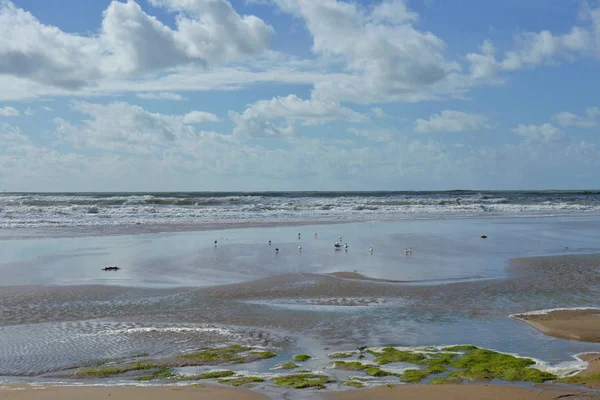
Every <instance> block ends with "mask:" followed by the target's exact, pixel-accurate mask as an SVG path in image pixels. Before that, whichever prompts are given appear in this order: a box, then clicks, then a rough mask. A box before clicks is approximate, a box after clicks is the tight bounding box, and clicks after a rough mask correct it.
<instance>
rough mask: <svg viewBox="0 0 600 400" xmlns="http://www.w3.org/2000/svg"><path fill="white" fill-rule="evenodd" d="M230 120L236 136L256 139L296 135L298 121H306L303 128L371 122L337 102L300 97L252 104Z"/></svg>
mask: <svg viewBox="0 0 600 400" xmlns="http://www.w3.org/2000/svg"><path fill="white" fill-rule="evenodd" d="M230 117H231V119H232V120H233V121H234V122H235V124H236V127H235V129H234V133H236V134H242V135H249V136H255V137H261V136H265V137H276V136H290V135H293V134H294V133H295V128H294V126H293V122H295V121H302V123H303V125H316V124H322V123H327V122H331V121H337V120H343V121H349V122H363V121H366V120H367V119H368V118H367V117H366V116H365V115H363V114H360V113H357V112H356V111H354V110H351V109H350V108H347V107H343V106H341V105H340V104H339V103H337V102H334V101H329V100H318V99H309V100H302V99H300V98H299V97H298V96H296V95H289V96H286V97H274V98H273V99H271V100H260V101H257V102H256V103H254V104H251V105H249V106H248V108H246V110H244V112H243V113H242V114H238V113H235V112H230ZM271 120H279V121H281V120H284V121H285V123H284V124H276V123H274V122H272V121H271Z"/></svg>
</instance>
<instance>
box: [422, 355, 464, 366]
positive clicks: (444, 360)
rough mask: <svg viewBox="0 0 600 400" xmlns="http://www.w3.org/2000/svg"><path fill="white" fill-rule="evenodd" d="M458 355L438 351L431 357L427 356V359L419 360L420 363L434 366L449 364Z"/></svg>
mask: <svg viewBox="0 0 600 400" xmlns="http://www.w3.org/2000/svg"><path fill="white" fill-rule="evenodd" d="M457 357H458V355H457V354H452V353H437V354H432V355H430V356H429V357H427V358H426V359H424V360H422V361H419V364H420V365H426V366H429V367H434V366H440V365H441V366H448V365H450V364H451V363H452V362H453V361H454V360H455V359H456V358H457Z"/></svg>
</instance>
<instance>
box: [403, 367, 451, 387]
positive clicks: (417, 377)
mask: <svg viewBox="0 0 600 400" xmlns="http://www.w3.org/2000/svg"><path fill="white" fill-rule="evenodd" d="M443 372H446V368H444V367H443V366H441V365H436V366H433V367H429V368H427V369H409V370H408V371H405V372H404V373H403V374H401V375H400V380H401V381H403V382H410V383H419V382H421V381H422V380H423V379H425V378H427V377H428V376H429V375H436V374H441V373H443Z"/></svg>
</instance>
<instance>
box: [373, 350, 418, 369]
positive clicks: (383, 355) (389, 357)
mask: <svg viewBox="0 0 600 400" xmlns="http://www.w3.org/2000/svg"><path fill="white" fill-rule="evenodd" d="M368 352H369V353H371V354H373V355H374V356H375V362H376V363H377V364H381V365H383V364H389V363H393V362H407V363H411V364H418V363H419V362H421V361H423V360H424V359H425V358H426V357H425V355H424V354H421V353H414V352H411V351H403V350H398V349H396V348H394V347H386V348H384V349H382V350H381V352H377V351H373V350H368Z"/></svg>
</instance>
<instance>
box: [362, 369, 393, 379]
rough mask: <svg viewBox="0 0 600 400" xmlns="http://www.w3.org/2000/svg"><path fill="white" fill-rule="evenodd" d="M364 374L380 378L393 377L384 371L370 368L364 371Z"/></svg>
mask: <svg viewBox="0 0 600 400" xmlns="http://www.w3.org/2000/svg"><path fill="white" fill-rule="evenodd" d="M365 373H366V374H367V375H369V376H375V377H378V378H379V377H382V376H390V375H393V374H392V373H391V372H388V371H384V370H382V369H381V368H378V367H370V368H367V369H365Z"/></svg>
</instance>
